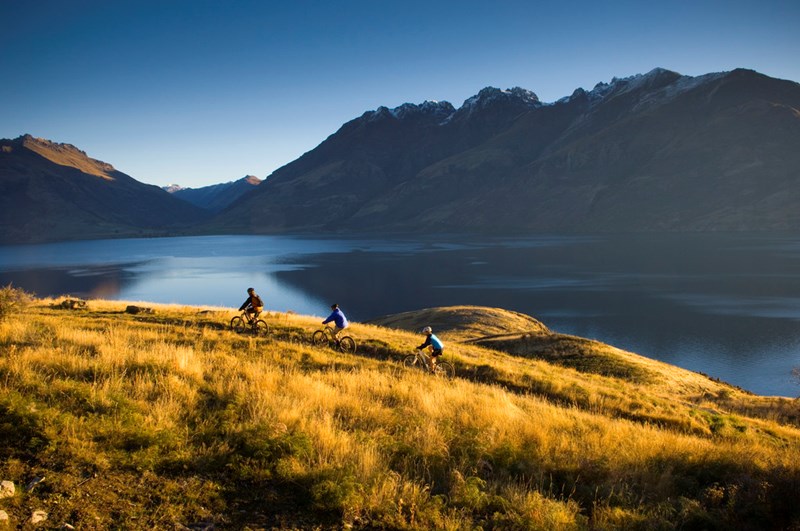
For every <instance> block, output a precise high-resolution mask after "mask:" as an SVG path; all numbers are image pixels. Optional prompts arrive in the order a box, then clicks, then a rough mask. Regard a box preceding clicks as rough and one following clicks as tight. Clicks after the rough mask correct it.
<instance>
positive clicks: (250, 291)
mask: <svg viewBox="0 0 800 531" xmlns="http://www.w3.org/2000/svg"><path fill="white" fill-rule="evenodd" d="M254 291H255V290H254V289H253V288H247V293H253V292H254Z"/></svg>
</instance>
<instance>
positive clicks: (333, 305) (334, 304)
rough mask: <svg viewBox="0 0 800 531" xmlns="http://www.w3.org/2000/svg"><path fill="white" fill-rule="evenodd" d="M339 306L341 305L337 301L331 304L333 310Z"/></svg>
mask: <svg viewBox="0 0 800 531" xmlns="http://www.w3.org/2000/svg"><path fill="white" fill-rule="evenodd" d="M338 307H339V305H338V304H336V303H333V304H331V310H335V309H336V308H338Z"/></svg>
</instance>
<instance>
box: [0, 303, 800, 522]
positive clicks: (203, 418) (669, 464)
mask: <svg viewBox="0 0 800 531" xmlns="http://www.w3.org/2000/svg"><path fill="white" fill-rule="evenodd" d="M51 302H52V301H38V302H37V304H36V306H34V307H33V308H32V309H31V310H30V311H29V312H28V313H27V314H26V315H24V316H17V317H15V318H12V319H10V320H7V321H4V322H2V323H0V349H2V355H0V476H2V477H0V479H9V480H12V481H14V482H15V483H17V484H18V485H24V484H25V483H26V482H27V481H29V480H30V479H32V478H33V477H42V476H44V477H45V478H46V479H45V481H44V482H42V483H41V484H39V485H37V486H36V488H35V489H33V490H32V491H25V492H23V493H22V494H19V495H17V496H15V497H14V498H11V499H7V500H2V501H0V509H2V510H5V511H7V512H8V513H9V514H10V515H11V517H12V520H13V521H14V522H17V523H20V522H24V521H25V520H26V519H27V518H29V517H30V514H31V512H32V511H33V510H35V509H38V508H44V509H45V510H46V511H47V512H48V513H49V515H50V516H49V520H48V522H50V523H52V524H53V526H54V527H57V526H60V525H61V524H62V523H70V524H72V525H74V526H76V527H78V528H82V529H93V528H96V529H104V528H108V527H113V526H117V527H122V528H131V529H153V528H157V529H159V528H174V526H175V524H176V523H179V524H182V525H187V526H191V525H194V524H200V523H207V522H213V523H214V525H215V526H217V527H218V528H251V529H259V528H292V527H295V528H312V527H322V528H340V527H342V526H354V527H382V528H389V529H427V528H448V529H467V528H470V529H471V528H474V527H475V526H484V527H495V528H510V529H515V528H532V529H586V528H598V529H614V528H625V529H629V528H641V529H653V528H674V527H676V526H684V527H688V528H698V527H699V528H714V527H718V528H753V529H758V528H765V527H766V528H791V527H793V526H794V527H796V526H798V525H800V507H797V504H796V503H794V496H795V495H796V493H797V492H800V464H798V462H797V458H796V457H797V455H798V450H800V429H798V427H797V405H796V403H795V402H793V401H791V400H788V399H780V398H774V397H772V398H770V397H759V396H754V395H751V394H748V393H745V392H743V391H741V390H739V389H737V388H735V387H731V386H729V385H726V384H724V383H721V382H716V381H713V380H710V379H708V378H706V377H704V376H702V375H699V374H696V373H691V372H688V371H683V370H681V369H678V368H676V367H672V366H669V365H666V364H662V363H659V362H655V361H652V360H646V359H644V358H641V357H638V356H635V355H633V354H630V353H625V352H622V351H619V350H617V349H613V348H612V347H609V346H607V345H602V344H599V343H596V342H585V341H586V340H582V341H581V339H580V338H570V337H569V336H558V335H557V334H552V333H551V332H550V331H548V330H547V329H546V328H544V327H542V329H536V330H534V333H530V334H527V335H526V334H521V335H520V336H519V338H518V339H519V341H521V342H522V343H523V344H527V345H528V346H529V347H531V348H532V349H533V350H535V351H536V352H539V353H541V352H545V353H547V352H551V351H552V352H556V354H557V355H554V356H551V358H552V359H549V360H545V359H534V357H532V355H531V354H530V353H531V351H532V350H528V351H525V352H515V353H514V354H516V355H509V354H507V353H506V352H502V351H501V350H503V349H505V350H510V349H511V346H509V343H508V341H511V345H514V348H520V347H519V344H520V343H519V342H518V341H512V340H511V339H509V338H508V337H507V338H506V339H505V341H506V342H507V343H506V344H494V345H490V344H489V343H491V341H489V340H487V343H486V344H484V345H483V346H481V345H479V344H477V343H475V342H458V341H461V340H465V341H466V340H467V339H475V337H474V336H475V329H474V326H473V325H472V324H470V323H469V318H468V316H469V315H470V312H471V311H477V310H476V309H474V308H472V309H471V308H469V307H467V308H462V309H460V310H459V311H458V312H455V313H457V314H460V317H459V318H458V319H456V320H455V321H459V323H457V324H454V325H453V328H452V329H451V330H450V331H449V332H448V331H447V330H445V332H443V333H442V337H443V338H444V339H445V340H446V341H448V350H447V358H448V359H449V360H450V361H451V362H453V363H454V364H455V365H456V368H457V375H458V378H456V379H455V380H454V381H452V382H447V381H441V380H438V379H435V378H432V377H430V376H429V375H427V374H422V373H419V372H416V371H408V370H405V369H403V368H402V367H401V366H400V364H399V363H397V361H398V360H400V359H401V358H402V356H403V355H405V354H406V353H408V352H409V350H410V349H411V348H413V346H414V345H417V344H419V342H420V340H421V338H420V337H419V336H418V335H414V334H412V333H409V332H406V331H403V330H399V329H389V328H383V327H379V326H375V325H365V324H354V325H353V326H352V334H353V335H354V336H355V337H356V338H357V339H358V340H359V344H360V347H359V352H358V353H357V354H355V355H342V354H339V353H335V352H333V351H331V350H330V349H327V348H316V347H312V346H310V345H309V344H308V343H307V341H306V340H305V338H307V337H308V335H309V333H310V332H311V331H313V330H314V329H315V328H316V327H317V326H318V323H319V320H318V319H316V318H313V317H306V316H298V315H289V314H273V315H270V316H268V317H267V321H268V322H269V324H270V326H271V327H272V332H271V334H270V335H269V337H267V338H263V339H257V338H253V337H249V336H237V335H235V334H233V333H231V332H229V331H228V330H227V329H226V326H225V324H226V323H227V321H228V320H229V319H230V317H232V316H233V315H234V313H233V312H231V311H229V310H225V309H215V310H214V311H212V312H210V313H199V309H198V308H183V307H173V306H158V305H151V306H155V307H156V314H155V315H144V316H132V315H128V314H124V313H122V310H123V309H124V307H125V304H124V303H116V302H104V301H91V302H90V304H89V309H88V310H85V311H65V310H57V309H53V308H51V307H50V303H51ZM483 310H485V309H482V310H481V311H483ZM452 313H453V311H452V309H446V311H445V310H443V311H442V315H445V314H448V315H450V314H452ZM464 316H467V317H464ZM435 317H436V314H435V312H434V313H431V314H429V315H427V316H426V318H435ZM442 319H443V320H444V318H442ZM481 319H483V320H486V315H485V314H483V315H482V316H481ZM496 319H497V320H498V321H497V322H495V323H492V330H495V329H496V330H505V331H506V332H507V331H508V329H509V328H514V326H518V324H508V326H505V325H504V324H503V322H501V321H502V320H503V319H504V317H503V316H502V315H500V314H497V315H496ZM429 322H430V320H429ZM397 323H399V321H398V322H397ZM397 323H396V324H397ZM465 330H467V332H465ZM512 332H515V330H512ZM532 338H534V339H532ZM547 341H549V342H551V346H552V347H553V348H549V347H548V348H544V347H543V345H546V344H547V343H546V342H547ZM500 347H502V349H501V348H500ZM537 349H538V350H537ZM540 357H542V356H540V355H538V356H536V358H540ZM587 357H588V358H592V357H594V358H596V359H594V361H592V362H591V364H590V365H589V366H582V367H574V366H573V367H569V366H564V365H569V364H570V363H572V364H575V360H580V359H581V358H587ZM557 358H564V359H568V358H573V360H572V361H568V362H565V363H564V364H562V365H559V364H558V363H559V360H558V359H557ZM598 360H599V361H598ZM603 360H608V363H610V364H611V365H614V366H617V365H619V366H622V367H627V366H635V367H637V368H638V370H639V371H640V372H637V373H635V374H627V373H625V372H624V371H622V372H620V371H613V370H612V371H607V370H601V369H602V368H603V367H604V366H606V363H605V362H603ZM23 490H24V489H23Z"/></svg>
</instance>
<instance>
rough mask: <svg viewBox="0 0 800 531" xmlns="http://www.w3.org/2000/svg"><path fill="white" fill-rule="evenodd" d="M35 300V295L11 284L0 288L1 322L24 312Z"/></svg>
mask: <svg viewBox="0 0 800 531" xmlns="http://www.w3.org/2000/svg"><path fill="white" fill-rule="evenodd" d="M32 300H33V295H32V294H30V293H27V292H25V291H23V290H21V289H19V288H15V287H13V286H12V285H11V284H9V285H8V286H4V287H2V288H0V321H2V320H3V319H5V318H7V317H8V316H9V315H12V314H15V313H19V312H21V311H22V310H24V309H25V308H26V307H27V306H28V305H29V304H30V303H31V301H32Z"/></svg>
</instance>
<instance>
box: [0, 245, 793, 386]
mask: <svg viewBox="0 0 800 531" xmlns="http://www.w3.org/2000/svg"><path fill="white" fill-rule="evenodd" d="M9 282H13V284H14V285H15V286H17V287H21V288H24V289H26V290H28V291H32V292H34V293H36V294H37V295H38V296H59V295H63V294H72V295H74V296H81V297H87V298H106V299H121V300H132V301H153V302H165V303H179V304H187V305H213V306H229V307H238V305H239V304H241V303H242V301H243V300H244V299H245V297H246V293H245V290H246V288H247V287H249V286H253V287H255V288H256V290H257V292H258V293H259V294H260V295H261V296H262V298H263V299H264V300H265V303H266V305H267V308H268V309H270V310H277V311H286V310H293V311H296V312H298V313H305V314H312V315H326V314H327V312H328V307H329V305H330V304H331V303H333V302H338V303H339V304H340V305H341V306H342V308H343V309H344V310H345V312H346V313H347V314H348V316H349V317H350V318H351V319H353V320H356V321H363V320H368V319H370V318H374V317H378V316H381V315H386V314H390V313H397V312H402V311H408V310H414V309H420V308H427V307H431V306H446V305H453V304H474V305H484V306H497V307H502V308H507V309H510V310H516V311H519V312H522V313H526V314H529V315H531V316H533V317H536V318H537V319H539V320H541V321H542V322H544V323H545V324H546V325H547V326H549V327H550V328H551V329H553V330H556V331H558V332H563V333H568V334H575V335H579V336H583V337H589V338H593V339H598V340H600V341H603V342H606V343H609V344H612V345H615V346H617V347H620V348H623V349H625V350H630V351H633V352H637V353H639V354H642V355H645V356H648V357H651V358H655V359H659V360H663V361H666V362H669V363H672V364H675V365H679V366H681V367H685V368H687V369H691V370H695V371H701V372H704V373H706V374H709V375H711V376H714V377H718V378H721V379H723V380H725V381H728V382H730V383H733V384H736V385H739V386H741V387H743V388H745V389H748V390H751V391H753V392H756V393H760V394H775V395H784V396H797V395H798V394H799V393H800V386H798V385H797V384H796V383H795V382H793V381H792V378H791V369H792V367H794V366H798V365H800V235H791V234H689V235H685V234H682V235H673V234H670V235H636V236H630V235H626V236H587V237H573V236H538V237H530V238H524V239H520V238H485V239H479V240H476V239H474V238H472V239H469V240H468V239H465V238H463V237H438V238H436V239H427V240H421V239H404V238H391V239H388V238H387V239H374V240H366V239H311V238H297V237H271V236H207V237H188V238H162V239H134V240H102V241H82V242H68V243H55V244H45V245H26V246H6V247H0V284H2V285H6V284H8V283H9Z"/></svg>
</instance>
